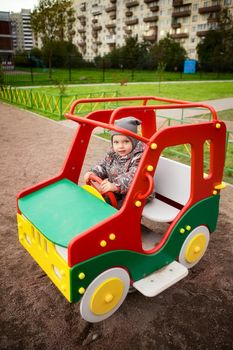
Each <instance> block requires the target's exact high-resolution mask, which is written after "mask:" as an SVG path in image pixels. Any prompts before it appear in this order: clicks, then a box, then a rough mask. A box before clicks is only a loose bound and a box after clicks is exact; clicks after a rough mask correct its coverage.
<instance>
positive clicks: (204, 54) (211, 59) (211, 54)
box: [197, 8, 233, 72]
mask: <svg viewBox="0 0 233 350" xmlns="http://www.w3.org/2000/svg"><path fill="white" fill-rule="evenodd" d="M216 20H217V23H218V27H217V28H216V29H212V30H210V31H209V32H207V34H206V36H205V38H204V39H203V40H202V41H201V42H200V43H199V44H198V45H197V53H198V58H199V64H200V66H201V68H202V69H203V70H206V71H214V72H221V71H223V72H224V71H225V72H227V71H228V72H230V71H233V18H232V16H231V13H230V11H229V10H228V9H227V8H225V9H223V10H222V11H221V12H220V14H219V17H218V18H216Z"/></svg>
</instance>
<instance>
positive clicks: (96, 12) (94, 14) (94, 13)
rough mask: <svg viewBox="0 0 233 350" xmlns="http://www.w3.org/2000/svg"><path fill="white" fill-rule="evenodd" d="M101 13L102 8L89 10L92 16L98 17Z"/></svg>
mask: <svg viewBox="0 0 233 350" xmlns="http://www.w3.org/2000/svg"><path fill="white" fill-rule="evenodd" d="M102 11H103V10H102V7H100V6H98V7H93V8H92V10H91V13H92V15H93V16H98V15H101V13H102Z"/></svg>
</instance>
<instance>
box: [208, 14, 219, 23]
mask: <svg viewBox="0 0 233 350" xmlns="http://www.w3.org/2000/svg"><path fill="white" fill-rule="evenodd" d="M218 22H219V18H218V17H215V16H212V14H211V15H209V17H208V18H207V23H218Z"/></svg>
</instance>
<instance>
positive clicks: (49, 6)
mask: <svg viewBox="0 0 233 350" xmlns="http://www.w3.org/2000/svg"><path fill="white" fill-rule="evenodd" d="M72 6H73V2H72V0H39V5H38V6H37V7H36V8H35V10H34V11H33V12H32V16H31V25H32V29H33V31H34V32H35V33H36V35H38V36H39V37H40V38H41V40H42V44H43V46H46V47H47V48H49V47H50V49H49V52H48V63H49V75H50V77H51V68H52V57H53V54H54V50H53V49H54V45H53V43H54V42H56V41H64V40H68V41H70V42H72V39H73V36H74V34H75V31H74V30H73V24H74V22H75V16H74V12H75V11H74V9H73V7H72Z"/></svg>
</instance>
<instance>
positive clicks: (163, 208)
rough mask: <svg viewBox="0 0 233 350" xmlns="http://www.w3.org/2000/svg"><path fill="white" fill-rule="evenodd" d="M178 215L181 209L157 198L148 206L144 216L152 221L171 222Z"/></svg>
mask: <svg viewBox="0 0 233 350" xmlns="http://www.w3.org/2000/svg"><path fill="white" fill-rule="evenodd" d="M178 213H179V209H177V208H175V207H172V206H171V205H169V204H167V203H165V202H162V201H160V200H159V199H157V198H155V199H153V200H152V201H150V202H149V203H147V204H146V206H145V208H144V210H143V213H142V215H143V216H144V218H146V219H149V220H152V221H159V222H171V221H173V220H174V219H175V217H176V215H177V214H178Z"/></svg>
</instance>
